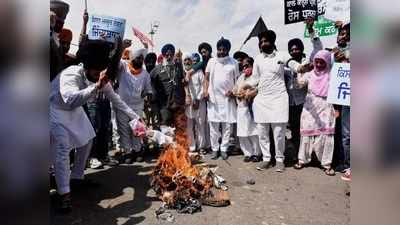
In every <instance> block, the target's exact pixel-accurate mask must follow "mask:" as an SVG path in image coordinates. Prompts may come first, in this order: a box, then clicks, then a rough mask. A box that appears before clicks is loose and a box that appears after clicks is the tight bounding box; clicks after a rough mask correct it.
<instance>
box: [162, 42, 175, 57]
mask: <svg viewBox="0 0 400 225" xmlns="http://www.w3.org/2000/svg"><path fill="white" fill-rule="evenodd" d="M168 51H171V52H172V54H175V47H174V46H173V45H172V44H166V45H164V46H163V47H162V49H161V54H163V55H165V54H167V52H168Z"/></svg>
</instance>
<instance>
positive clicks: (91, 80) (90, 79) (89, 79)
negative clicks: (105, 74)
mask: <svg viewBox="0 0 400 225" xmlns="http://www.w3.org/2000/svg"><path fill="white" fill-rule="evenodd" d="M86 78H87V79H88V81H90V82H92V83H96V82H97V80H98V79H97V80H96V79H94V78H93V77H91V76H89V74H87V75H86Z"/></svg>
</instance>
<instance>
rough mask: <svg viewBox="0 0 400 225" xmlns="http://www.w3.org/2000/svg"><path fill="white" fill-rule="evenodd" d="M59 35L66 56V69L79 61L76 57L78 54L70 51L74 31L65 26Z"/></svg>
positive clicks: (64, 59)
mask: <svg viewBox="0 0 400 225" xmlns="http://www.w3.org/2000/svg"><path fill="white" fill-rule="evenodd" d="M58 37H59V40H60V46H61V49H62V52H63V53H64V58H63V64H64V69H65V68H67V67H69V66H72V65H77V64H78V61H77V59H76V56H75V55H73V54H70V53H69V49H70V47H71V41H72V31H71V30H69V29H66V28H63V29H62V30H61V32H60V34H59V35H58Z"/></svg>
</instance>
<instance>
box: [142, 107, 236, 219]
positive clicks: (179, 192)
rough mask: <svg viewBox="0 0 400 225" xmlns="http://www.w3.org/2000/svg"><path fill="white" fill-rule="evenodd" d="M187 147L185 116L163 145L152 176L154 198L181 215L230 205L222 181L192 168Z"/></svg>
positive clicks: (203, 168)
mask: <svg viewBox="0 0 400 225" xmlns="http://www.w3.org/2000/svg"><path fill="white" fill-rule="evenodd" d="M151 135H153V136H154V134H151ZM151 135H150V136H151ZM164 139H166V138H164ZM189 144H190V143H189V139H188V138H187V135H186V116H185V114H184V113H181V114H178V115H177V116H176V119H175V132H174V140H173V142H171V141H169V142H166V143H165V145H164V150H163V152H162V153H161V155H160V157H159V159H158V161H157V164H156V166H155V168H154V170H153V173H152V176H151V187H152V189H153V190H154V191H155V193H156V195H157V197H158V198H159V199H160V200H161V201H162V202H163V204H164V205H165V206H166V207H168V208H172V209H177V210H178V212H181V213H194V212H196V211H200V210H201V205H211V206H227V205H229V204H230V201H229V196H228V193H227V191H226V190H227V187H226V186H224V185H223V183H224V182H225V180H224V179H223V178H222V177H220V176H218V175H217V174H216V173H215V169H212V168H209V167H208V166H207V165H194V164H193V163H192V158H191V157H190V156H189Z"/></svg>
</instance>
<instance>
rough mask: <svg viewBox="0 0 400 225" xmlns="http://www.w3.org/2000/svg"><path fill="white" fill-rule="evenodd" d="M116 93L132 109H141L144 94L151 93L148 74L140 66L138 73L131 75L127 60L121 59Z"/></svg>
mask: <svg viewBox="0 0 400 225" xmlns="http://www.w3.org/2000/svg"><path fill="white" fill-rule="evenodd" d="M117 79H118V83H119V86H118V94H119V96H121V99H122V100H123V101H124V102H125V103H126V104H127V105H128V106H129V107H131V108H132V109H134V110H143V108H144V98H143V97H144V94H152V92H153V90H152V87H151V79H150V74H149V73H148V72H147V71H146V70H145V69H143V68H142V71H141V72H140V74H137V75H133V74H132V73H131V72H130V70H129V67H128V62H125V61H121V62H120V69H119V73H118V76H117Z"/></svg>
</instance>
